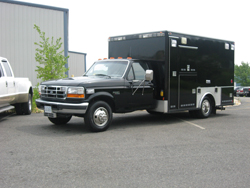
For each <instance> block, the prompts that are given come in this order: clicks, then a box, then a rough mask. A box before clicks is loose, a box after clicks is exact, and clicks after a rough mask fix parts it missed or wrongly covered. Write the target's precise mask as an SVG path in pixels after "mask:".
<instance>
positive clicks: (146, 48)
mask: <svg viewBox="0 0 250 188" xmlns="http://www.w3.org/2000/svg"><path fill="white" fill-rule="evenodd" d="M234 49H235V45H234V42H232V41H226V40H218V39H212V38H207V37H200V36H194V35H187V34H181V33H175V32H170V31H159V32H150V33H140V34H133V35H124V36H115V37H110V38H109V52H108V53H109V54H108V56H109V58H108V59H103V60H98V61H96V62H95V63H94V64H93V65H92V66H91V67H90V69H89V70H88V71H87V72H86V73H85V74H84V75H83V76H82V77H77V78H67V79H61V80H54V81H46V82H43V83H41V85H40V93H41V95H40V96H41V97H40V99H38V100H36V104H37V106H38V107H39V108H41V109H44V114H45V116H48V118H49V120H50V121H51V122H53V123H55V124H63V123H67V122H68V121H69V120H70V118H71V117H72V115H75V116H80V117H84V120H85V124H86V125H87V126H89V128H90V129H91V130H92V131H104V130H106V129H107V128H108V127H109V125H110V124H111V122H112V117H113V116H112V114H113V113H125V112H131V111H135V110H146V111H147V112H149V113H151V114H161V113H176V112H178V111H186V110H188V111H189V112H190V114H191V115H192V116H195V117H200V118H207V117H209V116H210V114H211V113H214V114H215V113H216V109H221V110H223V109H224V106H227V105H233V104H234V98H233V89H234V87H233V86H234Z"/></svg>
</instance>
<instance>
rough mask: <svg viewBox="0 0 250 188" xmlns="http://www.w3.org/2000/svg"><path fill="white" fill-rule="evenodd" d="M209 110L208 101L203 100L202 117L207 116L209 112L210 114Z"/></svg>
mask: <svg viewBox="0 0 250 188" xmlns="http://www.w3.org/2000/svg"><path fill="white" fill-rule="evenodd" d="M210 108H211V106H210V103H209V101H208V100H204V101H203V102H202V112H203V114H204V115H208V114H209V112H210Z"/></svg>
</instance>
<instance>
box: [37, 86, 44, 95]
mask: <svg viewBox="0 0 250 188" xmlns="http://www.w3.org/2000/svg"><path fill="white" fill-rule="evenodd" d="M44 89H45V86H44V85H39V86H38V91H39V95H41V94H42V91H43V90H44Z"/></svg>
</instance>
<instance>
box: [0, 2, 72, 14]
mask: <svg viewBox="0 0 250 188" xmlns="http://www.w3.org/2000/svg"><path fill="white" fill-rule="evenodd" d="M0 2H3V3H10V4H17V5H24V6H30V7H37V8H45V9H51V10H58V11H63V12H68V11H69V9H66V8H59V7H53V6H48V5H40V4H35V3H27V2H21V1H13V0H0Z"/></svg>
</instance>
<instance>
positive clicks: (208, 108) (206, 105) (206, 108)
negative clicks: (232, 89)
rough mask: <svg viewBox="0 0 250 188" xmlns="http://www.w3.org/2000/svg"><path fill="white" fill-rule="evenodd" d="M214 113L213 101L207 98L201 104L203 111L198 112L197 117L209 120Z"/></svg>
mask: <svg viewBox="0 0 250 188" xmlns="http://www.w3.org/2000/svg"><path fill="white" fill-rule="evenodd" d="M212 111H213V106H212V103H211V100H210V99H209V98H208V97H205V98H204V99H203V100H202V103H201V109H200V110H198V111H197V116H198V117H199V118H208V117H209V116H210V115H211V113H212Z"/></svg>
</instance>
